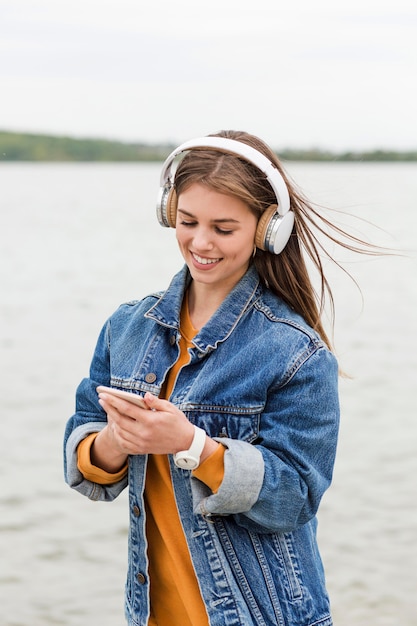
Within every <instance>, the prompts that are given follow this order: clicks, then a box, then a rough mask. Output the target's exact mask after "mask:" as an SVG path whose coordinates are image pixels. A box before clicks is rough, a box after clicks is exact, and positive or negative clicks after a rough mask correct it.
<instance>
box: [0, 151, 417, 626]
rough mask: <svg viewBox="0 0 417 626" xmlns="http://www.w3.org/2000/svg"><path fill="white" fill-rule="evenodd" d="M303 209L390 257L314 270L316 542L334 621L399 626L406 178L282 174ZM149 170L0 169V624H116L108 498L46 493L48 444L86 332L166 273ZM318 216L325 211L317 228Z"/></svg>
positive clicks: (52, 460)
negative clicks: (333, 441) (337, 390)
mask: <svg viewBox="0 0 417 626" xmlns="http://www.w3.org/2000/svg"><path fill="white" fill-rule="evenodd" d="M287 169H288V170H289V172H290V174H291V175H292V176H293V178H294V179H295V180H297V181H298V182H299V183H300V184H301V186H302V187H303V188H304V190H305V191H306V193H308V194H309V195H310V196H311V197H312V198H314V200H316V201H317V202H320V203H323V204H325V205H328V206H334V207H337V208H339V209H342V210H346V211H349V212H352V213H354V214H356V215H359V216H361V217H363V218H365V219H367V220H370V221H372V222H375V223H377V224H378V226H379V227H380V228H381V230H377V229H375V228H373V227H371V226H370V225H368V224H366V223H364V222H359V221H353V222H352V221H351V220H349V219H348V218H345V217H343V215H340V216H339V215H338V216H337V219H338V220H339V221H342V222H343V223H348V224H349V225H350V226H351V227H352V228H354V229H355V232H356V233H357V234H359V235H362V234H364V235H366V236H368V237H370V238H371V239H372V240H373V241H374V242H375V243H378V242H380V243H383V244H385V245H393V246H396V247H397V248H401V249H408V250H409V251H410V253H409V254H408V256H404V257H400V256H398V257H391V258H383V259H378V260H369V259H364V258H362V259H358V258H356V259H352V257H351V255H349V254H346V253H343V254H341V255H339V256H340V258H341V259H342V260H344V261H345V262H346V263H347V267H348V269H349V271H351V272H352V273H353V274H354V276H355V278H356V279H357V280H358V282H359V283H360V286H361V288H362V291H363V295H364V305H363V306H362V301H361V297H360V295H359V293H358V291H357V290H356V289H355V288H354V287H353V285H352V284H351V283H350V282H349V280H347V279H346V278H344V276H343V274H341V273H340V272H335V271H334V270H333V269H332V268H331V267H330V266H329V268H328V269H329V272H330V275H331V277H332V278H333V279H334V283H335V295H336V302H337V312H338V313H337V324H336V347H337V351H338V356H339V359H340V361H341V364H342V366H343V368H344V370H345V371H347V372H348V373H349V374H350V375H351V376H352V378H351V379H344V380H342V381H341V400H342V407H343V419H342V428H341V436H340V445H339V451H338V458H337V463H336V469H335V477H334V482H333V486H332V487H331V489H330V490H329V492H328V493H327V494H326V496H325V497H324V500H323V504H322V508H321V512H320V516H319V521H320V544H321V550H322V554H323V558H324V560H325V564H326V571H327V579H328V587H329V591H330V594H331V598H332V603H333V613H334V619H335V625H336V626H351V625H352V624H355V626H370V625H371V626H397V625H399V624H401V626H416V625H417V601H416V599H415V592H416V591H417V573H416V564H417V505H416V496H417V490H416V476H417V454H416V441H417V422H416V419H415V418H416V409H415V406H416V403H415V397H414V391H415V387H416V383H417V377H416V374H417V357H416V355H417V349H416V348H417V345H416V344H417V342H416V334H415V311H416V306H417V281H416V275H417V262H416V248H417V220H416V217H415V202H416V200H415V199H416V198H417V166H416V165H414V164H380V165H374V164H295V163H292V164H289V165H288V168H287ZM158 180H159V165H152V164H131V165H124V164H123V165H113V164H111V165H97V164H91V165H81V164H76V165H68V164H65V165H63V164H57V165H50V164H43V165H41V164H39V165H34V164H2V165H1V167H0V182H1V186H0V189H1V195H0V220H1V222H0V226H1V228H0V255H1V256H0V261H1V262H0V290H1V291H0V293H1V301H0V346H1V364H0V367H1V377H0V391H1V396H2V405H1V422H0V424H1V431H0V432H1V437H0V479H1V490H0V551H1V552H0V553H1V565H0V625H1V626H23V625H24V626H27V625H28V624H30V625H31V626H47V625H49V624H55V625H65V626H86V624H93V625H96V624H97V625H98V624H100V626H119V625H120V626H123V624H124V618H123V587H124V578H125V570H126V561H127V555H126V533H127V501H126V494H123V495H122V496H121V497H120V498H119V499H118V500H116V501H115V502H113V503H111V504H104V503H92V502H90V501H88V500H87V499H85V498H82V497H81V496H79V495H78V494H77V493H75V492H73V491H71V490H70V489H69V488H68V487H67V486H66V485H65V484H64V482H63V474H62V460H61V459H62V453H61V446H62V433H63V429H64V425H65V422H66V420H67V418H68V416H69V415H70V414H71V413H72V412H73V396H74V390H75V387H76V385H77V384H78V382H79V380H80V379H81V378H82V377H83V376H85V375H86V374H87V372H88V365H89V361H90V357H91V354H92V351H93V349H94V344H95V341H96V337H97V334H98V332H99V329H100V327H101V325H102V323H103V322H104V321H105V319H106V318H107V316H108V315H109V314H110V313H111V312H113V310H114V309H115V308H116V307H117V306H118V304H119V303H120V302H122V301H124V300H130V299H132V298H136V297H140V296H142V295H144V294H146V293H148V292H149V291H151V290H154V289H156V288H158V289H159V288H163V287H165V286H166V285H167V283H168V281H169V279H170V277H171V275H172V273H173V272H174V271H175V270H176V269H177V268H179V267H180V266H181V259H180V256H179V253H178V252H177V250H176V244H175V237H174V232H173V231H172V230H169V229H167V230H165V229H161V228H160V227H159V226H158V224H157V223H156V219H155V217H154V205H155V196H156V191H157V188H158ZM334 217H336V216H334Z"/></svg>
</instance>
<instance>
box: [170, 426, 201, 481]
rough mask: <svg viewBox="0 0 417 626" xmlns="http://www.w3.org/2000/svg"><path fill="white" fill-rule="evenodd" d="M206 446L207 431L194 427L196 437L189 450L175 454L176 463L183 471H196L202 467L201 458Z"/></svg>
mask: <svg viewBox="0 0 417 626" xmlns="http://www.w3.org/2000/svg"><path fill="white" fill-rule="evenodd" d="M205 444H206V431H205V430H203V429H202V428H199V427H198V426H195V425H194V437H193V441H192V443H191V446H190V447H189V449H188V450H181V451H180V452H177V453H176V454H174V463H175V465H176V466H177V467H180V468H181V469H188V470H194V469H197V467H198V466H199V465H200V457H201V453H202V452H203V448H204V446H205Z"/></svg>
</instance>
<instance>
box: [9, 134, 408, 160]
mask: <svg viewBox="0 0 417 626" xmlns="http://www.w3.org/2000/svg"><path fill="white" fill-rule="evenodd" d="M174 147H175V146H174V145H173V144H146V143H126V142H122V141H112V140H106V139H77V138H74V137H65V136H54V135H40V134H39V135H37V134H31V133H15V132H8V131H0V162H1V161H101V162H105V161H108V162H115V161H131V162H137V161H163V160H164V159H165V158H166V156H167V155H168V154H169V152H170V151H171V150H173V149H174ZM278 154H279V156H280V158H281V159H283V160H284V161H326V162H329V161H336V162H337V161H341V162H358V161H359V162H360V161H368V162H369V161H379V162H381V161H387V162H388V161H390V162H392V161H399V162H400V161H401V162H404V161H417V150H415V151H406V152H397V151H395V150H369V151H355V152H352V151H346V152H340V153H336V152H331V151H328V150H321V149H319V148H317V149H309V150H294V149H289V148H286V149H283V150H279V151H278Z"/></svg>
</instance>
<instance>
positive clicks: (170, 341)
mask: <svg viewBox="0 0 417 626" xmlns="http://www.w3.org/2000/svg"><path fill="white" fill-rule="evenodd" d="M175 342H176V339H175V335H171V337H170V338H169V343H170V344H171V346H174V345H175Z"/></svg>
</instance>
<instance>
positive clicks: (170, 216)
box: [165, 187, 177, 228]
mask: <svg viewBox="0 0 417 626" xmlns="http://www.w3.org/2000/svg"><path fill="white" fill-rule="evenodd" d="M165 211H166V220H167V222H168V224H169V225H170V226H171V228H175V224H176V221H177V192H176V191H175V189H174V187H172V189H171V191H170V192H169V194H168V197H167V200H166V209H165Z"/></svg>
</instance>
